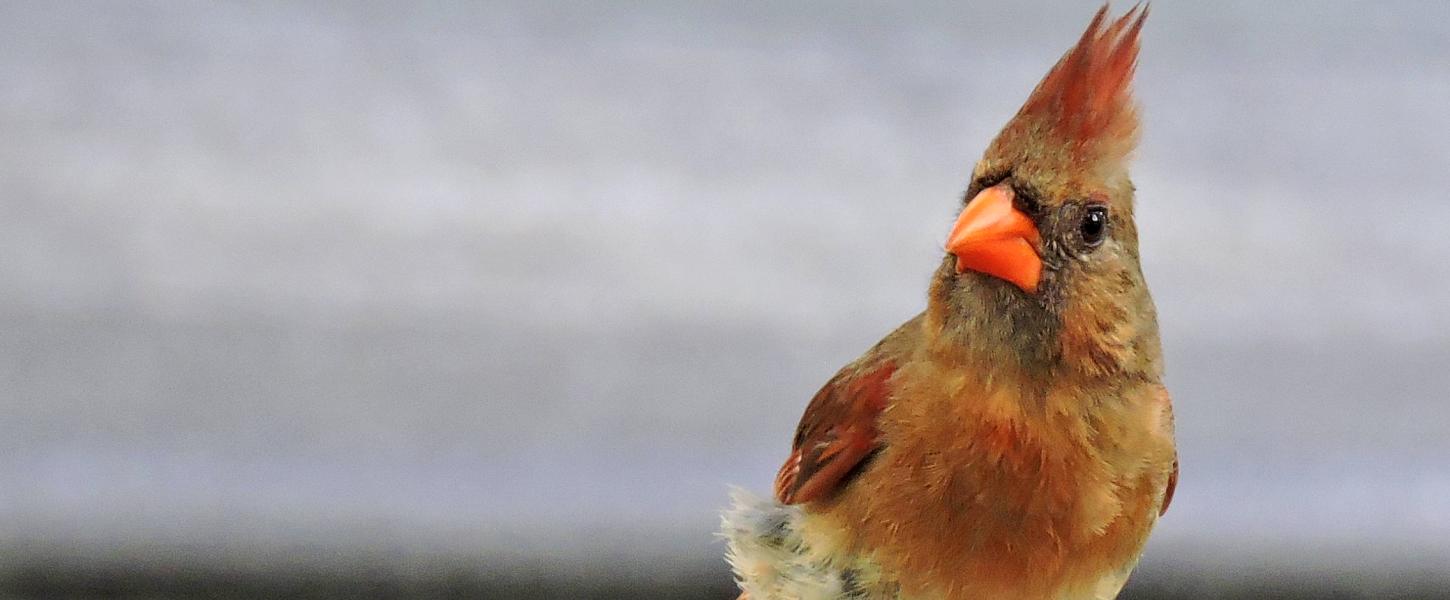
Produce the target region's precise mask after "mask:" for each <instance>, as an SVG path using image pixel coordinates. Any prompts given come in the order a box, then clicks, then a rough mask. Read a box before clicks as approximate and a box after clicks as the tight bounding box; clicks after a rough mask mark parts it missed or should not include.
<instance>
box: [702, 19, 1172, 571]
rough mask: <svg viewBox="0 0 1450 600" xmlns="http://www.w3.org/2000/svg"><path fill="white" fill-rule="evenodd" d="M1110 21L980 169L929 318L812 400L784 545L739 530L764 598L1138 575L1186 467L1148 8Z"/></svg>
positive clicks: (743, 567) (1026, 108) (782, 491)
mask: <svg viewBox="0 0 1450 600" xmlns="http://www.w3.org/2000/svg"><path fill="white" fill-rule="evenodd" d="M1106 10H1107V9H1106V7H1104V8H1103V10H1101V11H1099V12H1098V14H1097V16H1096V17H1095V18H1094V19H1093V21H1092V23H1091V25H1089V27H1088V29H1087V31H1086V32H1085V33H1084V34H1083V36H1082V38H1081V39H1080V40H1079V41H1078V43H1077V45H1076V46H1074V47H1073V48H1072V49H1071V50H1069V51H1068V52H1067V54H1066V55H1065V56H1063V58H1062V59H1061V60H1060V61H1059V62H1058V63H1057V65H1056V66H1054V67H1053V68H1052V70H1051V71H1050V72H1049V73H1048V75H1047V76H1046V78H1044V79H1043V81H1042V83H1041V84H1039V85H1038V86H1037V88H1036V90H1034V91H1033V92H1032V94H1031V95H1030V96H1029V97H1028V99H1027V101H1026V103H1025V104H1024V105H1023V107H1022V109H1021V110H1020V111H1019V112H1018V113H1017V115H1016V116H1015V117H1014V118H1013V119H1012V120H1011V121H1010V122H1009V123H1008V124H1007V126H1006V127H1005V128H1004V129H1003V130H1002V132H1001V133H1000V134H999V135H998V136H997V138H996V139H995V140H993V142H992V143H991V145H990V147H989V148H988V150H987V153H986V155H985V156H984V157H983V159H982V160H981V161H980V162H979V163H978V165H977V167H976V169H975V171H974V173H973V176H972V183H971V185H970V186H969V188H968V191H967V195H966V208H965V210H964V211H963V214H962V216H961V217H960V218H959V220H958V223H957V225H956V227H955V229H954V230H953V233H952V236H951V237H950V239H949V240H948V244H947V247H948V251H949V254H948V255H947V256H946V257H944V258H943V260H942V264H941V266H940V268H939V269H938V270H937V272H936V275H935V277H934V278H933V281H932V284H931V287H930V291H929V293H928V302H927V308H926V310H925V312H923V313H922V314H921V315H918V316H917V317H915V318H913V319H911V320H910V321H907V322H906V324H904V325H902V326H901V327H900V328H898V329H897V330H896V331H895V332H893V333H891V334H890V335H888V336H887V337H886V338H885V339H883V340H882V341H881V342H880V343H879V344H877V345H876V346H875V347H873V348H871V349H870V350H868V351H867V352H866V353H865V354H864V355H862V356H861V357H860V358H858V359H857V360H856V361H854V362H852V363H851V364H849V365H847V366H846V367H844V368H843V369H841V371H840V372H839V373H837V374H836V376H835V377H833V378H832V379H831V380H830V381H829V382H828V383H827V384H826V385H825V387H824V388H822V389H821V391H820V392H819V393H817V394H816V396H815V398H813V399H812V400H811V402H810V404H809V405H808V406H807V408H806V411H805V415H804V416H803V417H802V418H801V423H800V426H799V428H798V430H797V433H796V437H795V440H794V443H793V447H792V451H791V454H790V457H789V458H788V459H787V460H786V462H785V464H784V465H783V466H782V467H781V470H780V473H779V475H778V476H777V478H776V484H775V497H776V500H777V501H778V502H779V503H781V505H798V507H799V508H791V509H790V510H792V511H796V512H790V513H788V514H789V515H791V516H790V517H789V518H785V517H782V521H781V523H783V524H781V525H779V526H778V527H776V529H779V530H780V531H777V532H775V533H772V534H771V535H775V536H778V537H781V538H782V539H785V537H787V534H788V535H789V536H793V537H789V539H790V540H793V541H792V542H791V543H790V544H786V545H784V546H782V545H781V544H778V543H777V544H775V546H773V547H774V548H776V549H779V548H782V547H788V548H789V551H788V552H785V551H782V552H783V553H782V554H779V555H762V554H760V553H752V552H753V551H752V550H751V549H750V548H751V547H752V546H750V543H748V542H742V541H740V540H739V539H738V537H732V550H731V552H732V555H731V556H732V562H734V563H735V565H736V568H737V575H739V576H740V578H741V580H742V585H743V587H744V588H745V589H746V590H747V591H753V592H754V600H773V599H774V598H786V597H795V596H804V595H808V594H816V593H817V592H819V593H820V594H821V595H818V596H813V597H822V598H824V597H846V596H847V595H848V594H854V595H852V596H850V597H853V598H948V599H951V598H993V599H996V598H1014V599H1015V598H1023V599H1037V598H1042V599H1049V598H1051V599H1058V598H1069V599H1075V598H1112V597H1114V596H1116V594H1117V592H1118V590H1119V588H1121V586H1122V584H1123V583H1124V582H1125V581H1126V577H1127V574H1128V573H1129V572H1130V571H1131V569H1132V567H1133V565H1134V564H1136V562H1137V558H1138V555H1139V553H1140V552H1141V549H1142V547H1143V544H1144V542H1145V541H1146V539H1147V536H1148V533H1149V530H1150V529H1151V528H1152V526H1153V523H1154V522H1155V520H1156V519H1157V517H1158V516H1159V515H1160V514H1161V513H1162V511H1164V510H1166V509H1167V507H1168V503H1169V501H1170V500H1171V498H1172V493H1173V488H1174V486H1175V485H1176V482H1177V474H1178V470H1177V469H1178V468H1177V455H1176V451H1175V449H1174V444H1173V416H1172V408H1171V404H1170V401H1169V397H1168V393H1167V391H1166V390H1165V389H1164V387H1163V385H1162V383H1161V378H1162V366H1161V357H1160V355H1161V352H1160V349H1159V341H1158V326H1157V320H1156V314H1155V311H1154V308H1153V303H1152V300H1151V298H1150V297H1149V294H1148V289H1147V286H1146V283H1145V282H1144V280H1143V275H1142V271H1141V269H1140V267H1139V258H1138V236H1137V229H1136V226H1135V224H1134V222H1133V196H1134V189H1133V186H1132V184H1131V183H1130V182H1129V180H1128V176H1127V159H1128V156H1129V154H1130V153H1131V152H1132V150H1133V147H1134V145H1135V144H1136V140H1137V132H1138V118H1137V111H1136V108H1135V107H1134V105H1133V101H1132V98H1131V93H1130V90H1129V85H1130V82H1131V79H1132V74H1133V70H1134V67H1135V64H1136V61H1137V53H1138V36H1139V32H1140V30H1141V28H1142V26H1143V21H1144V18H1145V17H1146V16H1147V11H1146V10H1141V11H1140V10H1138V9H1134V10H1133V11H1130V12H1129V13H1128V14H1127V15H1125V16H1123V17H1122V18H1119V19H1117V20H1115V21H1113V22H1112V23H1110V24H1106V26H1104V24H1105V21H1106V19H1105V16H1106ZM781 510H785V508H784V507H782V508H781ZM742 514H744V513H738V514H737V515H736V517H735V521H740V520H742V519H749V518H751V517H750V516H749V515H745V516H740V515H742ZM782 514H786V513H782ZM730 518H731V517H729V516H727V519H730ZM767 520H769V519H767ZM728 525H729V524H728V523H727V526H728ZM773 527H774V526H773ZM738 529H739V531H747V530H748V529H749V528H746V527H740V528H738ZM782 532H785V533H782ZM727 535H730V534H729V533H728V532H727ZM771 539H772V540H774V538H771ZM812 569H816V570H819V571H820V573H812V572H810V571H811V570H812ZM788 570H789V571H790V572H789V573H787V571H788ZM783 574H784V575H783ZM817 576H819V577H817ZM812 577H817V579H819V580H820V581H824V582H826V583H822V584H819V585H818V584H816V583H812V584H810V585H811V586H815V587H810V586H807V585H806V584H803V583H800V581H806V580H810V581H816V579H811V578H812ZM832 585H833V586H835V587H830V586H832ZM827 588H829V589H838V590H841V591H840V595H839V596H834V595H832V594H835V593H836V592H820V590H824V589H827ZM803 590H804V591H803Z"/></svg>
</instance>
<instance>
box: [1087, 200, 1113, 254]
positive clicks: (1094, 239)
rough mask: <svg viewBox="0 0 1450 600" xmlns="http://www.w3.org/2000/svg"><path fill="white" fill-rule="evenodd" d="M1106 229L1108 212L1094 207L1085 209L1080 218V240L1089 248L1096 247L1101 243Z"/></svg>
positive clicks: (1099, 207)
mask: <svg viewBox="0 0 1450 600" xmlns="http://www.w3.org/2000/svg"><path fill="white" fill-rule="evenodd" d="M1107 229H1108V210H1107V209H1106V208H1103V207H1101V206H1094V207H1091V208H1089V209H1087V212H1086V213H1084V214H1083V217H1082V240H1083V241H1084V242H1087V244H1088V245H1089V246H1096V245H1098V244H1100V243H1102V241H1103V233H1105V232H1106V231H1107Z"/></svg>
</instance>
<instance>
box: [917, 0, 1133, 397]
mask: <svg viewBox="0 0 1450 600" xmlns="http://www.w3.org/2000/svg"><path fill="white" fill-rule="evenodd" d="M1106 11H1107V7H1106V6H1104V7H1103V9H1102V10H1100V11H1098V13H1097V16H1096V17H1095V18H1094V19H1093V21H1092V23H1091V24H1090V25H1089V26H1088V28H1087V31H1086V32H1084V33H1083V35H1082V38H1081V39H1080V40H1079V41H1078V43H1077V45H1075V46H1074V47H1073V48H1072V49H1071V50H1069V51H1068V52H1067V54H1065V55H1064V56H1063V57H1062V59H1061V60H1059V61H1058V63H1057V65H1056V66H1054V67H1053V68H1052V70H1051V71H1050V72H1048V74H1047V76H1046V77H1045V78H1044V79H1043V80H1042V82H1041V83H1040V84H1038V86H1037V88H1036V89H1035V90H1034V91H1033V92H1032V94H1031V95H1030V96H1029V97H1028V98H1027V101H1026V103H1025V104H1024V105H1023V106H1022V108H1021V110H1019V111H1018V113H1017V115H1016V116H1015V117H1013V118H1012V120H1011V121H1010V122H1008V123H1007V126H1006V127H1004V128H1003V129H1002V132H1001V133H999V134H998V135H997V137H996V139H994V140H993V141H992V143H991V145H990V146H989V147H988V149H987V152H986V154H985V155H984V156H983V158H982V160H981V161H980V162H978V163H977V166H976V168H975V170H974V171H973V173H972V182H971V184H970V186H969V188H968V190H967V193H966V198H965V205H964V209H963V211H962V213H961V215H960V217H958V219H957V222H956V224H955V225H954V226H953V228H952V230H951V233H950V234H949V236H948V239H947V243H946V250H947V253H948V254H947V256H946V257H945V259H944V260H943V263H942V266H941V268H940V269H939V270H938V272H937V275H936V278H935V280H934V282H933V285H932V293H931V298H930V307H929V309H928V315H930V316H931V317H932V321H933V322H935V323H936V324H937V325H938V326H939V327H941V328H942V329H941V330H942V331H945V332H947V333H948V334H953V333H955V334H958V335H951V336H950V337H953V338H956V339H957V340H958V341H962V342H965V343H967V344H969V345H981V346H986V347H991V348H1009V349H1011V350H1013V351H1015V352H1014V355H1015V356H1016V357H1018V358H1020V359H1021V360H1022V361H1023V362H1026V363H1029V364H1034V365H1045V366H1057V365H1062V364H1069V365H1073V366H1078V367H1082V368H1084V369H1086V370H1089V371H1100V372H1104V373H1107V372H1119V371H1122V370H1124V369H1128V368H1134V367H1135V365H1132V364H1128V363H1132V362H1133V359H1134V357H1133V356H1131V355H1132V353H1133V351H1134V350H1142V351H1144V352H1143V353H1142V354H1143V355H1144V356H1150V357H1154V362H1155V364H1156V356H1157V354H1158V353H1157V326H1156V320H1155V317H1154V314H1153V306H1152V300H1151V299H1150V298H1149V296H1148V290H1147V286H1146V285H1145V283H1144V281H1143V276H1142V272H1141V269H1140V268H1139V264H1138V232H1137V228H1136V226H1135V224H1134V222H1133V184H1132V182H1131V181H1129V179H1128V172H1127V163H1128V158H1129V155H1130V154H1131V153H1132V151H1133V149H1134V147H1135V146H1136V144H1137V139H1138V116H1137V109H1136V107H1135V105H1134V103H1133V99H1132V96H1131V92H1130V84H1131V80H1132V77H1133V71H1134V67H1135V65H1136V62H1137V56H1138V34H1139V31H1140V30H1141V28H1142V25H1143V20H1144V18H1145V17H1146V16H1147V11H1146V10H1139V9H1134V10H1132V11H1130V12H1128V14H1126V15H1124V16H1123V17H1121V18H1119V19H1117V20H1115V21H1113V22H1111V23H1106V22H1105V16H1106ZM1147 346H1151V348H1150V347H1147ZM1136 366H1138V367H1144V366H1145V365H1136ZM1146 367H1148V368H1156V366H1154V365H1146Z"/></svg>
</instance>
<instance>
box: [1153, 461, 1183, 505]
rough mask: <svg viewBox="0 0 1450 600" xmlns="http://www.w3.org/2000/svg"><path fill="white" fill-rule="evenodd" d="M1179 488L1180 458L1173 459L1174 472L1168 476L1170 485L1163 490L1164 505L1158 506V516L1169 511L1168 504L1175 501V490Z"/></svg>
mask: <svg viewBox="0 0 1450 600" xmlns="http://www.w3.org/2000/svg"><path fill="white" fill-rule="evenodd" d="M1176 489H1178V459H1176V458H1175V459H1173V474H1172V475H1169V476H1168V487H1167V488H1166V489H1164V490H1163V506H1161V507H1159V508H1158V516H1160V517H1161V516H1163V514H1164V513H1166V512H1168V505H1169V504H1172V503H1173V491H1174V490H1176Z"/></svg>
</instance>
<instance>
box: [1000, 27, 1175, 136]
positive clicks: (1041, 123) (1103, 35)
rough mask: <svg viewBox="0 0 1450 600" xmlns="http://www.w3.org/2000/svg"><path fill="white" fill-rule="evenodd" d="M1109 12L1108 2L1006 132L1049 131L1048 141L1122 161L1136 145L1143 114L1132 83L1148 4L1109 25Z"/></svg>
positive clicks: (1053, 68)
mask: <svg viewBox="0 0 1450 600" xmlns="http://www.w3.org/2000/svg"><path fill="white" fill-rule="evenodd" d="M1107 12H1108V7H1107V5H1103V7H1102V8H1101V9H1099V10H1098V12H1097V15H1096V16H1094V17H1093V21H1092V23H1091V24H1089V25H1088V28H1087V31H1085V32H1083V34H1082V38H1081V39H1079V40H1078V42H1077V45H1075V46H1073V47H1072V49H1071V50H1068V51H1067V54H1065V55H1063V57H1062V59H1061V60H1059V61H1057V65H1055V66H1053V67H1052V70H1051V71H1049V72H1048V73H1047V76H1046V77H1044V78H1043V79H1042V83H1039V84H1037V89H1035V90H1033V91H1032V95H1030V96H1028V98H1027V101H1026V102H1025V103H1024V104H1023V105H1022V109H1021V110H1019V111H1018V112H1017V116H1016V117H1014V118H1013V119H1012V122H1011V123H1009V124H1008V125H1007V128H1006V129H1005V130H1004V131H1003V133H1004V134H1008V133H1009V132H1021V133H1026V132H1029V131H1030V132H1036V133H1045V134H1047V136H1048V138H1049V140H1044V141H1051V142H1055V143H1061V144H1065V145H1066V147H1067V148H1070V149H1071V150H1070V153H1071V154H1074V155H1075V156H1074V158H1076V159H1078V160H1085V161H1088V162H1098V161H1103V160H1108V161H1120V160H1122V159H1124V158H1125V157H1126V156H1127V154H1128V153H1130V152H1131V151H1132V150H1133V147H1134V146H1136V145H1137V137H1138V136H1137V133H1138V114H1137V109H1136V107H1135V106H1134V104H1133V98H1132V94H1131V90H1130V85H1131V83H1132V79H1133V71H1134V68H1135V67H1136V66H1137V62H1138V34H1139V32H1140V31H1142V28H1143V20H1144V19H1145V18H1147V16H1148V10H1147V8H1145V7H1141V6H1139V7H1134V8H1133V9H1132V10H1130V11H1128V13H1127V14H1125V15H1123V16H1122V17H1121V18H1118V19H1117V20H1115V21H1113V22H1112V23H1111V24H1108V25H1107V27H1104V26H1103V25H1104V23H1105V21H1106V17H1107ZM1024 129H1025V131H1024ZM1007 137H1016V136H1007Z"/></svg>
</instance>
